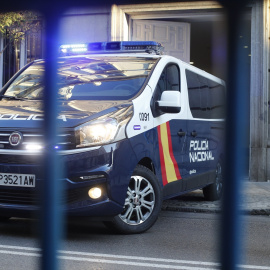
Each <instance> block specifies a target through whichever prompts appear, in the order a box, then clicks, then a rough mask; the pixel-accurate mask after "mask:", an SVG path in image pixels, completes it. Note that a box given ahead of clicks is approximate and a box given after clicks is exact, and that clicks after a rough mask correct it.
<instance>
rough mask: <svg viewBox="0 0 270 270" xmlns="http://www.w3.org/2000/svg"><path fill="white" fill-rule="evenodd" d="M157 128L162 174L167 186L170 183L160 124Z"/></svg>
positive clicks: (164, 183)
mask: <svg viewBox="0 0 270 270" xmlns="http://www.w3.org/2000/svg"><path fill="white" fill-rule="evenodd" d="M157 128H158V146H159V157H160V167H161V176H162V183H163V185H164V186H165V185H166V184H168V181H167V176H166V170H165V161H164V153H163V148H162V144H161V131H160V126H158V127H157Z"/></svg>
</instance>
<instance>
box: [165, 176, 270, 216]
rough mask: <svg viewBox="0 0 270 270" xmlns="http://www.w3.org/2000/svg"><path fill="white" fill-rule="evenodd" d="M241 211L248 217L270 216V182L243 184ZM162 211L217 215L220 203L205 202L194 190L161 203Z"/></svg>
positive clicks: (246, 182) (197, 191) (199, 192)
mask: <svg viewBox="0 0 270 270" xmlns="http://www.w3.org/2000/svg"><path fill="white" fill-rule="evenodd" d="M243 186H244V189H243V193H242V198H243V200H242V203H241V210H242V211H244V213H246V214H250V215H268V216H270V182H249V181H245V182H244V183H243ZM162 209H163V210H166V211H179V212H206V213H218V212H220V210H221V201H215V202H209V201H205V200H204V197H203V193H202V191H201V190H196V191H193V192H190V193H188V194H185V195H183V196H179V197H177V198H174V199H171V200H166V201H164V202H163V206H162Z"/></svg>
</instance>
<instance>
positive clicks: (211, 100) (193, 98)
mask: <svg viewBox="0 0 270 270" xmlns="http://www.w3.org/2000/svg"><path fill="white" fill-rule="evenodd" d="M186 77H187V86H188V95H189V106H190V110H191V113H192V116H193V117H194V118H201V119H223V118H225V100H226V97H225V87H224V86H223V85H221V84H219V83H217V82H214V81H212V80H210V79H208V78H205V77H203V76H201V75H198V74H196V73H194V72H192V71H190V70H186Z"/></svg>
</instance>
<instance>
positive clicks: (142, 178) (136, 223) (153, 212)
mask: <svg viewBox="0 0 270 270" xmlns="http://www.w3.org/2000/svg"><path fill="white" fill-rule="evenodd" d="M161 205H162V191H161V188H160V185H159V182H158V179H157V178H156V176H155V174H154V173H153V172H152V171H150V170H149V169H148V168H146V167H144V166H142V165H138V166H137V167H136V168H135V170H134V172H133V175H132V176H131V179H130V181H129V186H128V189H127V195H126V199H125V204H124V208H123V211H122V213H121V214H119V215H118V216H115V217H114V218H113V220H112V221H107V222H105V224H106V226H107V227H109V228H112V229H114V230H116V231H118V232H120V233H124V234H133V233H142V232H144V231H146V230H148V229H149V228H150V227H152V226H153V225H154V223H155V222H156V220H157V218H158V214H159V212H160V209H161Z"/></svg>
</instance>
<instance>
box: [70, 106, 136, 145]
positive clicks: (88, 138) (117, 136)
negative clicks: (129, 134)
mask: <svg viewBox="0 0 270 270" xmlns="http://www.w3.org/2000/svg"><path fill="white" fill-rule="evenodd" d="M120 111H121V110H119V111H118V113H117V114H111V115H107V116H105V117H102V118H98V119H95V120H93V121H90V122H87V123H85V124H83V125H80V126H78V127H76V128H75V136H76V147H87V146H88V147H89V146H94V145H102V144H108V143H111V142H115V141H120V140H123V139H125V138H126V134H125V127H126V124H127V123H128V121H129V120H130V118H131V116H132V113H131V111H132V112H133V110H130V109H129V110H127V109H126V108H125V110H124V112H123V113H120V114H119V112H120Z"/></svg>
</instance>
